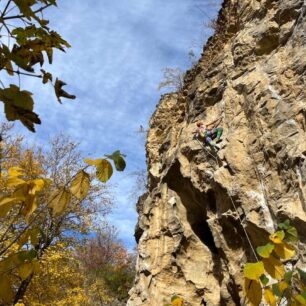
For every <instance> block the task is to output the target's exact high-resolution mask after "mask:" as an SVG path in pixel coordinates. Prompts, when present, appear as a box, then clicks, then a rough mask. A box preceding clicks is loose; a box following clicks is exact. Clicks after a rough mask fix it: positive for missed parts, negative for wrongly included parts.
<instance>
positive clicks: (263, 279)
mask: <svg viewBox="0 0 306 306" xmlns="http://www.w3.org/2000/svg"><path fill="white" fill-rule="evenodd" d="M260 281H261V283H262V284H263V285H264V286H266V285H267V284H268V283H269V278H268V277H267V276H266V275H265V274H263V275H262V276H261V277H260Z"/></svg>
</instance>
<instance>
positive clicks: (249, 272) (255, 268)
mask: <svg viewBox="0 0 306 306" xmlns="http://www.w3.org/2000/svg"><path fill="white" fill-rule="evenodd" d="M243 272H244V276H245V277H246V278H248V279H252V280H256V281H258V280H259V278H260V276H261V275H262V274H264V265H263V262H262V261H258V262H256V263H246V264H245V265H244V269H243Z"/></svg>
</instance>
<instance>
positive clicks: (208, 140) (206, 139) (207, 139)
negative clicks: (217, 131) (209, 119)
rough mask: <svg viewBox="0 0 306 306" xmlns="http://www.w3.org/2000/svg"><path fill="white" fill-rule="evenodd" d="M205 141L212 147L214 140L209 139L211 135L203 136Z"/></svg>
mask: <svg viewBox="0 0 306 306" xmlns="http://www.w3.org/2000/svg"><path fill="white" fill-rule="evenodd" d="M205 142H206V143H209V144H210V145H211V146H212V147H213V146H214V145H215V144H214V141H213V140H212V139H211V137H209V136H206V137H205Z"/></svg>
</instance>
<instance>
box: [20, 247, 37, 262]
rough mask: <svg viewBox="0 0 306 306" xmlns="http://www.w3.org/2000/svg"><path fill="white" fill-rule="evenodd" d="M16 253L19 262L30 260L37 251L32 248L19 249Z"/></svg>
mask: <svg viewBox="0 0 306 306" xmlns="http://www.w3.org/2000/svg"><path fill="white" fill-rule="evenodd" d="M17 255H18V259H19V260H20V261H21V262H25V261H31V260H33V259H34V258H36V256H37V252H36V251H35V250H34V249H32V250H30V251H21V252H19V253H17Z"/></svg>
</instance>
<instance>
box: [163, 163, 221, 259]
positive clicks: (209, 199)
mask: <svg viewBox="0 0 306 306" xmlns="http://www.w3.org/2000/svg"><path fill="white" fill-rule="evenodd" d="M165 181H167V183H168V185H169V187H170V188H171V189H172V190H174V191H175V192H176V193H177V194H178V196H179V197H180V199H181V202H182V204H183V205H184V206H185V208H186V214H187V216H186V217H187V221H188V223H189V224H190V227H191V228H192V230H193V232H194V234H195V235H196V236H197V237H198V238H199V239H200V240H201V241H202V243H203V244H205V245H206V246H207V247H208V248H209V249H210V251H211V252H212V253H213V254H217V253H218V249H217V247H216V245H215V242H214V238H213V234H212V232H211V230H210V228H209V225H208V223H207V210H208V209H209V210H214V211H216V199H215V194H214V192H213V191H212V190H211V191H210V192H208V193H207V194H206V193H202V192H200V191H199V190H197V189H196V188H195V187H194V186H193V185H192V184H191V182H190V180H189V179H186V178H184V177H182V175H181V173H180V169H179V163H178V162H176V163H175V164H174V165H173V166H172V167H171V169H170V170H169V172H168V175H167V176H166V178H165Z"/></svg>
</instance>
